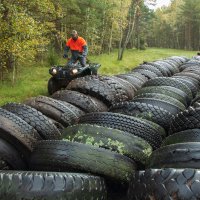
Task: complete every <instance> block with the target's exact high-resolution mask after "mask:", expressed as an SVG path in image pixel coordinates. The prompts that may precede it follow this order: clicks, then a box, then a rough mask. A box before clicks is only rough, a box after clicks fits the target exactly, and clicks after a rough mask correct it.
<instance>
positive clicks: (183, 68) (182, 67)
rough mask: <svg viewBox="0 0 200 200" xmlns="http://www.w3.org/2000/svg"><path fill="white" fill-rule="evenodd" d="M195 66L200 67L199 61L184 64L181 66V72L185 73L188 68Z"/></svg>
mask: <svg viewBox="0 0 200 200" xmlns="http://www.w3.org/2000/svg"><path fill="white" fill-rule="evenodd" d="M194 65H197V66H199V65H200V63H199V62H198V61H197V62H196V61H194V60H191V61H189V62H187V63H184V64H182V65H181V66H180V69H181V70H180V71H184V70H185V69H187V68H188V67H192V66H194Z"/></svg>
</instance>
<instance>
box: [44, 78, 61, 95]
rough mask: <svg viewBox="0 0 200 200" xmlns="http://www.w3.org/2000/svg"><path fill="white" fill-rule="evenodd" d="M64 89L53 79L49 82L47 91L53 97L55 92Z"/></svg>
mask: <svg viewBox="0 0 200 200" xmlns="http://www.w3.org/2000/svg"><path fill="white" fill-rule="evenodd" d="M61 88H62V87H61V85H60V83H59V82H58V81H56V80H55V79H54V78H53V77H51V78H50V79H49V81H48V85H47V89H48V93H49V94H50V95H52V94H53V93H54V92H56V91H58V90H60V89H61Z"/></svg>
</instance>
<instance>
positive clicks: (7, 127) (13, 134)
mask: <svg viewBox="0 0 200 200" xmlns="http://www.w3.org/2000/svg"><path fill="white" fill-rule="evenodd" d="M0 112H1V113H2V115H0V138H2V139H4V140H5V141H7V142H8V143H9V144H11V145H12V146H13V147H14V148H15V149H16V150H17V151H18V152H19V154H20V156H21V157H22V159H23V160H25V161H27V160H28V158H29V156H30V153H31V151H32V150H33V147H34V145H35V143H36V142H37V140H38V139H40V138H39V137H38V133H37V132H36V131H35V130H34V129H31V128H30V129H29V127H28V126H27V124H26V123H25V122H24V121H23V120H22V119H20V118H19V117H17V116H16V115H14V114H12V113H10V112H8V111H5V110H4V109H0ZM25 130H27V132H26V131H25ZM0 157H1V156H0Z"/></svg>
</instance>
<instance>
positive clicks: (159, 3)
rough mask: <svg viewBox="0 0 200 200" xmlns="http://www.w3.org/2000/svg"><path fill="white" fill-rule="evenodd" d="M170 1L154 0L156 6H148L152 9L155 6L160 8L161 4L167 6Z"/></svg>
mask: <svg viewBox="0 0 200 200" xmlns="http://www.w3.org/2000/svg"><path fill="white" fill-rule="evenodd" d="M170 2H171V0H156V6H155V7H152V6H151V7H150V8H153V9H156V8H160V7H162V6H167V5H169V4H170Z"/></svg>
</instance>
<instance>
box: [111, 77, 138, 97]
mask: <svg viewBox="0 0 200 200" xmlns="http://www.w3.org/2000/svg"><path fill="white" fill-rule="evenodd" d="M110 78H111V79H113V80H115V81H116V82H118V83H119V84H121V85H122V86H123V87H124V90H125V91H126V93H127V94H128V96H129V100H130V99H133V97H134V94H135V92H136V91H137V90H136V88H135V87H134V86H133V85H132V84H131V83H129V82H128V81H126V80H124V79H122V78H120V77H117V76H111V77H110Z"/></svg>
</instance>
